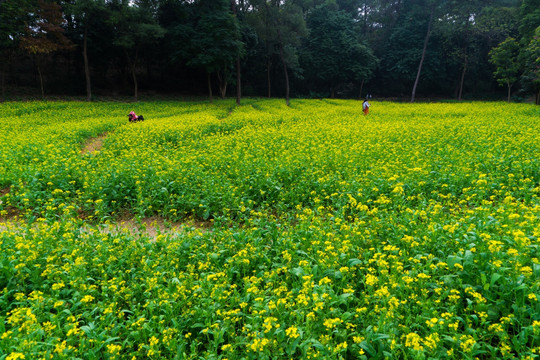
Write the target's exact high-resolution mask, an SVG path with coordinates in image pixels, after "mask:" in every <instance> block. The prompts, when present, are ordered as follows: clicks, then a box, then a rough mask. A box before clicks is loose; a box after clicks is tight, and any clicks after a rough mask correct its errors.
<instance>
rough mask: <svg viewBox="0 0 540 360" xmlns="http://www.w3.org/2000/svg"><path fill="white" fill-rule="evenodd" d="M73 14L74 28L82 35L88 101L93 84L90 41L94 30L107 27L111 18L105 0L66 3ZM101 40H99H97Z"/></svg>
mask: <svg viewBox="0 0 540 360" xmlns="http://www.w3.org/2000/svg"><path fill="white" fill-rule="evenodd" d="M66 8H67V9H69V11H70V12H71V15H72V16H73V20H72V23H73V25H74V27H75V28H74V30H76V31H78V35H79V36H78V38H79V39H80V38H81V37H82V55H83V61H84V74H85V80H86V101H92V84H91V76H90V61H89V58H88V41H89V38H92V35H93V31H94V30H95V29H98V28H100V27H105V23H106V21H107V19H108V18H109V14H108V13H107V8H106V6H105V0H75V1H74V2H73V3H68V4H66ZM96 42H99V41H96Z"/></svg>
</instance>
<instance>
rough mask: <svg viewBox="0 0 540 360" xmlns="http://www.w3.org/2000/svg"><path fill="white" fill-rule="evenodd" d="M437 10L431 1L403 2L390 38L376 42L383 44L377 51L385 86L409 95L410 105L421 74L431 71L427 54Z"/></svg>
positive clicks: (412, 0)
mask: <svg viewBox="0 0 540 360" xmlns="http://www.w3.org/2000/svg"><path fill="white" fill-rule="evenodd" d="M436 6H437V4H436V3H435V2H434V1H433V0H409V1H403V2H402V3H401V5H400V9H399V12H398V18H397V20H396V24H395V26H393V27H392V31H391V34H390V36H389V38H387V39H380V40H379V41H381V42H383V45H382V46H381V47H380V48H379V51H382V52H380V56H381V63H382V66H381V69H382V71H383V73H382V74H381V77H382V78H383V79H382V80H383V81H382V82H383V84H384V86H385V87H386V88H387V89H392V91H399V92H405V91H407V92H409V94H411V101H414V99H415V97H416V91H417V87H418V86H419V83H420V78H421V76H422V72H424V71H425V70H426V68H428V69H429V68H432V67H433V64H431V63H429V60H430V59H429V57H428V53H429V46H430V42H429V39H430V37H431V35H432V29H433V22H434V21H435V19H436V18H437V16H436V12H435V11H436ZM427 65H428V66H427ZM385 81H389V83H386V84H385ZM409 86H412V93H410V91H411V88H410V87H409ZM387 91H388V90H387Z"/></svg>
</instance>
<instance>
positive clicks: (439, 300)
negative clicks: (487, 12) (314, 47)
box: [0, 99, 540, 360]
mask: <svg viewBox="0 0 540 360" xmlns="http://www.w3.org/2000/svg"><path fill="white" fill-rule="evenodd" d="M131 106H133V104H130V105H129V107H131ZM137 107H138V111H137V112H139V113H143V114H144V115H145V118H147V119H148V120H146V121H145V122H142V123H136V124H131V123H128V122H127V117H126V114H127V113H128V112H129V111H126V108H128V105H126V104H120V103H114V104H113V103H96V104H91V105H89V104H86V103H76V102H57V103H42V102H28V103H3V104H1V105H0V109H1V110H2V111H0V285H1V286H0V319H3V320H0V321H3V324H0V325H1V326H0V329H2V330H1V332H0V358H3V357H4V358H6V359H10V360H15V359H49V358H89V359H93V358H109V359H158V358H159V359H174V358H184V359H202V358H207V359H291V358H292V359H304V358H305V359H315V358H320V359H340V358H342V359H365V358H383V357H385V356H390V355H389V354H391V356H393V357H395V358H403V359H405V358H407V359H408V358H411V359H412V358H450V359H462V358H471V359H472V358H476V357H478V358H482V357H486V356H487V357H490V356H491V357H493V358H505V357H506V358H536V357H538V355H540V318H539V311H540V309H539V306H540V305H539V304H540V302H539V301H538V299H539V296H540V283H539V281H538V279H539V277H540V260H539V258H540V255H539V253H538V248H539V245H540V244H539V238H540V172H539V170H538V169H540V162H539V161H540V160H539V159H540V126H539V123H538V118H539V117H538V115H539V112H538V108H537V107H534V106H532V105H527V104H503V103H459V104H450V103H439V104H397V103H390V102H378V103H377V102H376V103H374V104H373V112H372V114H370V116H369V117H368V118H366V117H364V116H362V115H361V111H360V105H359V103H358V102H357V101H349V100H332V101H328V100H295V101H292V103H291V106H290V107H287V106H285V105H284V104H283V102H282V101H278V100H258V99H245V101H244V102H243V105H242V106H239V107H236V106H235V105H234V103H233V102H232V101H230V100H225V101H221V102H218V103H217V104H213V105H211V104H206V103H195V102H189V103H188V102H186V103H179V102H173V101H170V102H165V101H162V102H148V103H138V104H137ZM93 141H94V142H95V141H97V143H93V148H92V149H89V148H88V144H89V143H90V142H93ZM133 219H134V220H133ZM149 219H150V220H153V221H155V222H159V223H160V224H162V225H163V226H162V227H160V228H159V229H154V230H155V231H152V229H150V228H149V227H148V226H147V225H148V224H149V222H148V220H149ZM124 220H126V221H128V222H129V223H130V224H131V227H120V224H121V222H122V221H124Z"/></svg>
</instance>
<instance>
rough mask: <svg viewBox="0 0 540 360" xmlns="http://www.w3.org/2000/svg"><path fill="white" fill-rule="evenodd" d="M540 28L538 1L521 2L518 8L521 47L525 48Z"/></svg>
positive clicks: (526, 0)
mask: <svg viewBox="0 0 540 360" xmlns="http://www.w3.org/2000/svg"><path fill="white" fill-rule="evenodd" d="M538 26H540V0H522V2H521V7H520V25H519V32H520V34H521V38H522V45H523V46H527V45H528V44H529V42H530V41H531V39H532V38H533V37H534V36H535V31H536V28H537V27H538Z"/></svg>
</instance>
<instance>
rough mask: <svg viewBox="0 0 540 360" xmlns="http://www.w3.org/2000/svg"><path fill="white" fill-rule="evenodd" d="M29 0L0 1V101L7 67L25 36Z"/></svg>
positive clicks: (28, 14)
mask: <svg viewBox="0 0 540 360" xmlns="http://www.w3.org/2000/svg"><path fill="white" fill-rule="evenodd" d="M31 5H32V4H31V0H20V1H17V2H15V1H0V63H2V66H1V68H0V78H1V79H0V82H1V87H2V94H1V97H0V100H1V101H4V99H5V92H6V90H5V78H6V72H7V66H8V65H9V64H10V63H11V59H12V57H13V55H14V54H15V52H16V51H17V49H18V48H19V46H20V44H19V41H20V39H21V37H22V36H24V34H25V28H26V24H27V23H28V22H29V21H30V20H31V19H30V14H31V13H32V11H31V9H32V8H33V7H32V6H31Z"/></svg>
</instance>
